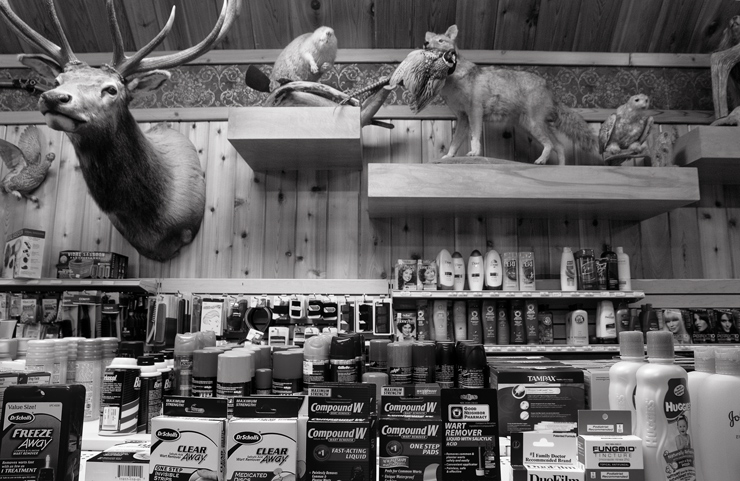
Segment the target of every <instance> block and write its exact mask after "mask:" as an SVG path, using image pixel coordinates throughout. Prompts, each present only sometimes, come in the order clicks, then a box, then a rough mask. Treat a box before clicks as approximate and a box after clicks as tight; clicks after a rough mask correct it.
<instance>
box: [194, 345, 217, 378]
mask: <svg viewBox="0 0 740 481" xmlns="http://www.w3.org/2000/svg"><path fill="white" fill-rule="evenodd" d="M219 354H221V353H220V352H219V351H206V350H205V349H196V350H195V351H193V376H195V377H216V376H217V374H218V356H219Z"/></svg>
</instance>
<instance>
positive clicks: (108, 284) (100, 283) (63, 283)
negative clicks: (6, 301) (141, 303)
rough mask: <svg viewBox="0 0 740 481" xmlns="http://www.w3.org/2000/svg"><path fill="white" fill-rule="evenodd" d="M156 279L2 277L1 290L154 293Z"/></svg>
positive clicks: (0, 281)
mask: <svg viewBox="0 0 740 481" xmlns="http://www.w3.org/2000/svg"><path fill="white" fill-rule="evenodd" d="M157 289H158V281H157V280H156V279H0V292H20V291H36V292H38V291H44V292H47V291H83V290H96V291H119V292H124V291H125V292H139V293H142V294H143V293H148V294H154V293H156V292H157Z"/></svg>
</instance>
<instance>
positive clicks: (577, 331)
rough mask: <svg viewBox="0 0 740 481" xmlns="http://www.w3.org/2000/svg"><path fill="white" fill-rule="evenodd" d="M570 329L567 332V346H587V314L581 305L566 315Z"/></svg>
mask: <svg viewBox="0 0 740 481" xmlns="http://www.w3.org/2000/svg"><path fill="white" fill-rule="evenodd" d="M568 320H569V321H570V323H569V324H570V329H569V330H568V339H567V342H568V345H569V346H588V313H587V312H586V311H585V310H584V309H583V307H582V306H581V305H578V306H577V307H576V309H575V310H574V311H572V312H570V313H569V314H568Z"/></svg>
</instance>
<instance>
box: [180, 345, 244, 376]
mask: <svg viewBox="0 0 740 481" xmlns="http://www.w3.org/2000/svg"><path fill="white" fill-rule="evenodd" d="M193 352H195V351H193ZM229 352H238V353H241V354H246V355H247V365H246V366H247V367H246V369H247V376H248V377H249V379H252V378H253V377H254V372H255V371H256V369H257V368H256V367H255V365H254V361H255V358H256V357H257V354H256V351H253V350H251V349H245V348H243V347H237V348H235V349H232V350H231V351H229Z"/></svg>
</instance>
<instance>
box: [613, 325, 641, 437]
mask: <svg viewBox="0 0 740 481" xmlns="http://www.w3.org/2000/svg"><path fill="white" fill-rule="evenodd" d="M619 359H620V360H619V362H617V363H615V364H614V365H612V367H610V368H609V409H611V410H618V411H632V433H634V431H635V424H636V423H637V412H636V411H635V386H636V385H637V377H636V376H637V370H638V369H640V368H641V367H642V366H644V365H645V345H644V344H643V339H642V333H641V332H636V331H623V332H620V333H619Z"/></svg>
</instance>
